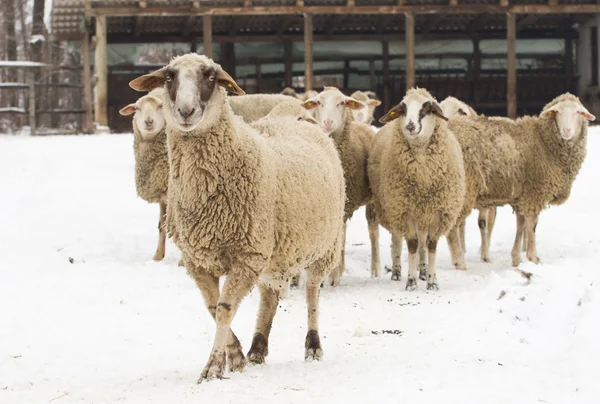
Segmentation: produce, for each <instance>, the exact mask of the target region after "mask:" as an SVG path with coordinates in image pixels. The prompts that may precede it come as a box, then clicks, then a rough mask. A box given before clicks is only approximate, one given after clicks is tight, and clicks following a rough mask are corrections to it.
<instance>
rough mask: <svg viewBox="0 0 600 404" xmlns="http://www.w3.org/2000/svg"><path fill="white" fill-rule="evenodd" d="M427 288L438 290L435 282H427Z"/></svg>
mask: <svg viewBox="0 0 600 404" xmlns="http://www.w3.org/2000/svg"><path fill="white" fill-rule="evenodd" d="M427 290H440V287H439V286H438V284H437V283H436V282H432V283H427Z"/></svg>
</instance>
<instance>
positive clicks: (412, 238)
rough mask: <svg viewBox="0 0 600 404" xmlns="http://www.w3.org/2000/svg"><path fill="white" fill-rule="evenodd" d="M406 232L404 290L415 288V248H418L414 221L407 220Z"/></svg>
mask: <svg viewBox="0 0 600 404" xmlns="http://www.w3.org/2000/svg"><path fill="white" fill-rule="evenodd" d="M408 227H409V229H408V234H407V235H406V245H407V246H408V278H407V280H406V290H415V289H416V288H417V277H418V276H419V272H418V271H417V266H418V263H417V250H418V249H419V237H418V234H417V228H416V225H415V223H411V222H409V224H408Z"/></svg>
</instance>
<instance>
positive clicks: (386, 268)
mask: <svg viewBox="0 0 600 404" xmlns="http://www.w3.org/2000/svg"><path fill="white" fill-rule="evenodd" d="M383 269H385V273H386V274H389V273H390V272H392V268H390V267H388V266H387V265H386V266H384V267H383Z"/></svg>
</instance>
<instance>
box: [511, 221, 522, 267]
mask: <svg viewBox="0 0 600 404" xmlns="http://www.w3.org/2000/svg"><path fill="white" fill-rule="evenodd" d="M515 216H516V217H517V234H516V236H515V243H514V245H513V248H512V252H511V256H512V265H513V267H516V266H519V264H520V263H521V240H522V238H523V229H524V227H525V216H523V215H521V214H520V213H519V212H515Z"/></svg>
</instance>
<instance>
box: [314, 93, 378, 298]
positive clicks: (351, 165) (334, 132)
mask: <svg viewBox="0 0 600 404" xmlns="http://www.w3.org/2000/svg"><path fill="white" fill-rule="evenodd" d="M302 106H303V107H304V108H306V109H307V110H309V111H311V113H312V115H313V116H314V117H315V119H316V121H317V122H318V123H319V125H320V126H321V128H322V129H323V131H324V132H325V133H326V134H328V135H329V136H330V137H331V138H332V139H333V141H334V143H335V145H336V147H337V150H338V153H339V155H340V159H341V160H342V167H343V168H344V178H345V181H346V207H345V215H344V222H346V221H347V220H349V219H350V218H351V217H352V215H353V213H354V211H356V210H357V209H358V208H360V207H361V206H365V205H367V209H366V216H367V223H368V227H369V237H370V240H371V256H372V257H374V256H379V227H378V225H377V221H376V219H375V217H374V215H373V208H372V206H371V205H370V204H369V203H370V202H371V199H372V193H371V188H370V186H369V179H368V177H367V160H368V157H369V149H370V148H371V144H372V143H373V138H374V137H375V131H373V128H371V127H370V126H369V125H365V124H362V123H356V122H353V118H352V114H351V113H349V111H352V110H359V109H363V108H365V105H364V104H363V103H361V102H359V101H357V100H355V99H354V98H352V97H347V96H345V95H344V94H342V92H341V91H340V90H338V89H337V88H335V87H325V89H324V90H323V91H322V92H321V93H319V94H318V95H317V96H316V97H313V98H310V99H309V100H307V101H306V102H304V104H302ZM344 239H345V232H344ZM344 270H345V267H344V251H343V252H342V261H341V264H340V266H339V267H338V268H337V270H336V271H334V272H332V273H331V275H330V277H329V282H330V284H331V285H332V286H336V285H339V283H340V278H341V276H342V273H343V272H344ZM380 272H381V271H380V267H379V260H377V261H373V260H372V261H371V276H372V277H378V276H379V275H380Z"/></svg>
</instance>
